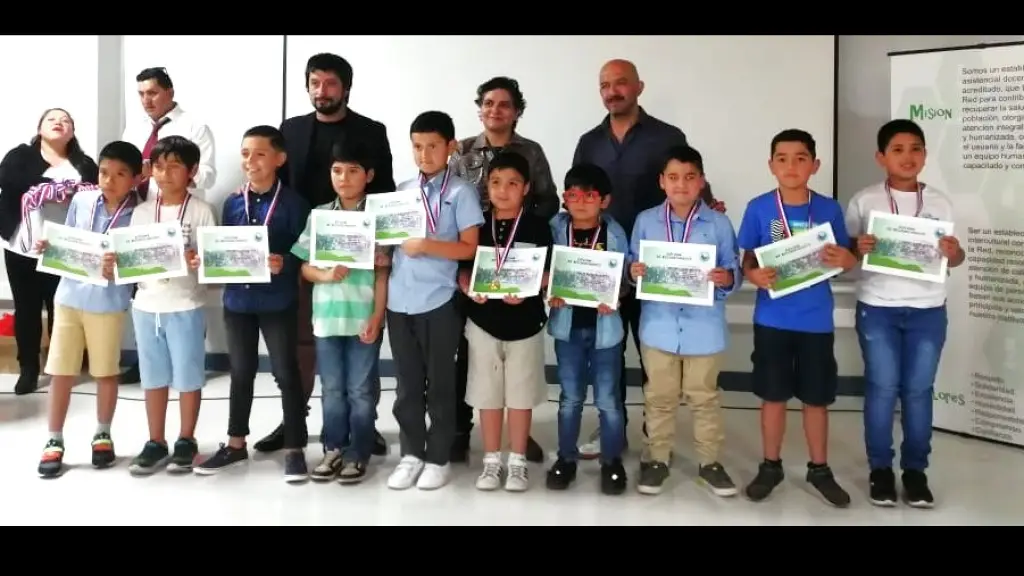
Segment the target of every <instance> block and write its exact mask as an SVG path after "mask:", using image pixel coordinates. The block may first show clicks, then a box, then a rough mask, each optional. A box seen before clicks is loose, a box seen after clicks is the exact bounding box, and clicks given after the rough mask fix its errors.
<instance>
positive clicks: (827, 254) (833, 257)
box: [821, 244, 857, 270]
mask: <svg viewBox="0 0 1024 576" xmlns="http://www.w3.org/2000/svg"><path fill="white" fill-rule="evenodd" d="M821 262H822V263H823V264H824V265H825V266H828V267H829V268H842V269H843V270H849V269H850V268H853V267H854V266H856V265H857V259H856V258H854V257H853V253H852V252H850V251H849V250H847V249H846V248H843V247H842V246H836V245H835V244H829V245H827V246H825V249H824V250H822V251H821Z"/></svg>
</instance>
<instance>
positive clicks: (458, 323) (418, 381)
mask: <svg viewBox="0 0 1024 576" xmlns="http://www.w3.org/2000/svg"><path fill="white" fill-rule="evenodd" d="M462 327H463V320H462V316H461V315H460V314H459V312H458V310H456V306H455V298H454V297H453V298H452V299H451V300H449V301H448V303H446V304H444V305H443V306H441V307H439V308H436V309H434V310H431V311H430V312H426V313H423V314H402V313H399V312H392V311H390V310H389V311H388V335H389V337H390V341H391V355H392V357H393V358H394V361H395V367H396V369H397V373H398V374H397V376H398V390H397V392H398V393H397V395H396V397H395V406H394V409H393V413H394V415H395V420H397V421H398V428H399V441H400V444H401V447H402V456H415V457H417V458H420V459H422V460H424V461H426V462H429V463H431V464H437V465H439V466H443V465H445V464H447V463H448V460H449V458H450V455H451V449H452V443H453V442H454V441H455V411H456V404H457V401H458V397H457V393H456V369H455V354H456V352H457V350H458V347H459V337H460V335H461V333H462ZM427 415H429V416H430V428H429V429H427V422H426V416H427Z"/></svg>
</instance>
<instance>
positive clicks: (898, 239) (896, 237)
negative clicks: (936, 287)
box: [861, 211, 953, 283]
mask: <svg viewBox="0 0 1024 576" xmlns="http://www.w3.org/2000/svg"><path fill="white" fill-rule="evenodd" d="M867 233H868V234H871V235H873V236H874V237H875V249H874V250H872V251H871V253H870V254H867V255H866V256H865V257H864V261H863V262H862V263H861V267H862V268H863V269H864V270H865V271H867V272H876V273H879V274H887V275H890V276H897V277H901V278H910V279H913V280H925V281H928V282H938V283H942V282H944V281H945V280H946V271H947V268H948V266H949V261H948V260H947V259H946V258H945V257H944V256H943V255H942V251H940V250H939V240H940V239H941V238H942V237H943V236H946V235H949V234H952V233H953V223H952V222H944V221H940V220H931V219H929V218H918V217H914V216H904V215H900V214H887V213H884V212H878V211H872V212H871V215H870V217H869V220H868V226H867Z"/></svg>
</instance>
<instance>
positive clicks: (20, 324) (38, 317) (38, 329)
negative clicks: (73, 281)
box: [4, 250, 60, 374]
mask: <svg viewBox="0 0 1024 576" xmlns="http://www.w3.org/2000/svg"><path fill="white" fill-rule="evenodd" d="M37 263H38V262H37V261H36V259H34V258H29V257H28V256H22V255H20V254H15V253H14V252H11V251H10V250H4V265H5V266H6V267H7V282H8V283H9V284H10V285H11V295H12V296H13V297H14V341H15V342H16V343H17V345H18V364H19V366H21V372H22V374H25V373H35V374H39V372H40V366H39V355H40V353H41V352H42V351H41V350H40V346H41V340H42V339H43V307H44V306H45V307H46V312H47V314H46V319H47V328H48V329H49V332H51V333H52V332H53V316H54V310H53V296H54V294H56V293H57V285H58V284H60V277H59V276H53V275H52V274H45V273H43V272H37V271H36V264H37Z"/></svg>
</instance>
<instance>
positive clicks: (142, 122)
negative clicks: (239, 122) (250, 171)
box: [121, 104, 217, 200]
mask: <svg viewBox="0 0 1024 576" xmlns="http://www.w3.org/2000/svg"><path fill="white" fill-rule="evenodd" d="M164 118H169V119H170V121H169V122H168V123H167V124H165V125H164V126H163V127H161V128H160V131H159V132H157V136H158V137H160V138H166V137H168V136H181V137H183V138H188V139H189V140H191V141H192V142H194V143H195V145H196V146H198V147H199V169H198V170H197V171H196V175H195V177H194V178H192V182H193V184H194V186H192V187H190V188H189V191H190V192H192V193H193V194H195V195H196V197H197V198H200V199H203V200H206V199H207V197H206V195H207V193H208V191H209V190H210V189H211V188H213V185H214V183H216V181H217V165H216V164H215V160H216V153H215V147H214V142H213V132H211V131H210V128H209V126H207V125H206V124H203V123H201V122H199V121H198V120H197V119H196V118H194V117H193V116H192V114H189V113H188V112H185V111H184V110H182V109H181V105H179V104H175V105H174V108H172V109H171V111H170V112H168V113H167V114H166V115H165V116H164ZM152 133H153V119H152V118H150V117H149V116H146V115H143V116H142V118H139V119H138V120H129V123H128V125H127V126H125V129H124V134H123V135H122V136H121V139H122V140H124V141H125V142H130V143H132V144H134V145H135V146H136V147H138V149H139V150H142V149H143V148H144V147H145V146H146V142H147V141H148V140H149V135H150V134H152ZM159 190H160V188H159V187H158V186H157V185H156V180H154V179H152V178H151V179H150V180H149V192H148V194H147V196H146V198H155V197H156V195H157V194H158V193H159Z"/></svg>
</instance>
